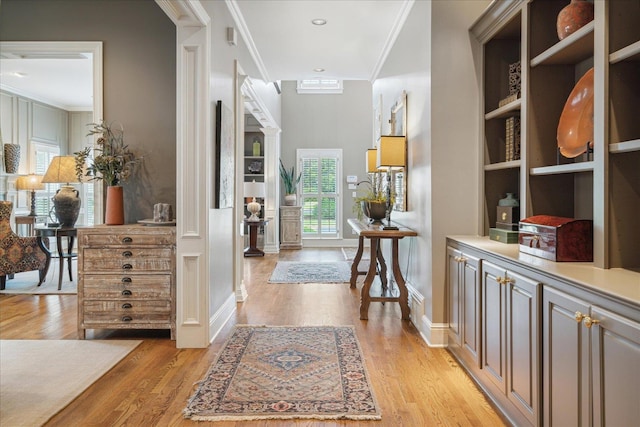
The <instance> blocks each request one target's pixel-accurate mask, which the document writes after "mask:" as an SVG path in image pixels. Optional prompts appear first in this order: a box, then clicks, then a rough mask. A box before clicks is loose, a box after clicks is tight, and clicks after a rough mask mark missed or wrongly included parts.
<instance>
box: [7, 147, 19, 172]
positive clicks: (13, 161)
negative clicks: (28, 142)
mask: <svg viewBox="0 0 640 427" xmlns="http://www.w3.org/2000/svg"><path fill="white" fill-rule="evenodd" d="M19 166H20V145H18V144H4V169H5V171H6V172H7V173H18V167H19Z"/></svg>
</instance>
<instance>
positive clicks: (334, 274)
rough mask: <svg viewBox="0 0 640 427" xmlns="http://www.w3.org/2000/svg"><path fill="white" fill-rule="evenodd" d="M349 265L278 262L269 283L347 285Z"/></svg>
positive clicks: (343, 263) (338, 263) (345, 263)
mask: <svg viewBox="0 0 640 427" xmlns="http://www.w3.org/2000/svg"><path fill="white" fill-rule="evenodd" d="M350 278H351V264H350V263H348V262H345V261H338V262H298V261H278V263H277V264H276V268H275V269H274V270H273V273H272V274H271V278H270V279H269V283H347V282H349V280H350Z"/></svg>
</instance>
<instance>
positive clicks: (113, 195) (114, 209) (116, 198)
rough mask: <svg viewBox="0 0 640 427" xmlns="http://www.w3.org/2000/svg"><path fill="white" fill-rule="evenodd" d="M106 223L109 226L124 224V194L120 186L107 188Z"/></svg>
mask: <svg viewBox="0 0 640 427" xmlns="http://www.w3.org/2000/svg"><path fill="white" fill-rule="evenodd" d="M104 223H105V224H107V225H122V224H124V194H123V192H122V187H121V186H119V185H110V186H108V187H107V204H106V208H105V216H104Z"/></svg>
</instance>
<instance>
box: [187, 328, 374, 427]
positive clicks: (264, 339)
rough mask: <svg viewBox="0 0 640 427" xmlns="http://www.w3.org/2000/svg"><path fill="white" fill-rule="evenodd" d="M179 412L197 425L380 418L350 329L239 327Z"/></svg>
mask: <svg viewBox="0 0 640 427" xmlns="http://www.w3.org/2000/svg"><path fill="white" fill-rule="evenodd" d="M183 414H184V417H185V418H190V419H192V420H196V421H221V420H232V421H234V420H235V421H238V420H260V419H321V420H326V419H349V420H379V419H381V416H380V411H379V409H378V405H377V404H376V400H375V397H374V395H373V391H372V389H371V385H370V383H369V377H368V374H367V371H366V367H365V365H364V360H363V357H362V353H361V351H360V345H359V343H358V340H357V338H356V335H355V330H354V328H353V327H352V326H340V327H330V326H319V327H309V326H307V327H289V326H280V327H277V326H276V327H272V326H246V325H244V326H236V328H235V330H234V331H233V334H232V336H231V337H230V338H229V339H228V340H227V342H226V343H225V345H224V347H223V348H222V350H221V351H220V353H219V354H218V358H217V360H216V361H215V362H214V363H213V365H212V366H211V367H210V368H209V372H208V373H207V374H206V376H205V378H204V379H203V380H202V381H201V382H200V385H199V387H198V389H197V391H196V392H195V394H194V395H193V396H192V397H191V399H190V400H189V402H188V404H187V407H186V408H185V409H184V412H183Z"/></svg>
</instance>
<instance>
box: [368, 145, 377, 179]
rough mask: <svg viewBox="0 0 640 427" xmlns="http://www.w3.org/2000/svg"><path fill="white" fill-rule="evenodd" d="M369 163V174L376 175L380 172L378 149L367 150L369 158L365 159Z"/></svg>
mask: <svg viewBox="0 0 640 427" xmlns="http://www.w3.org/2000/svg"><path fill="white" fill-rule="evenodd" d="M365 160H366V162H367V173H376V172H378V166H377V164H376V163H377V162H378V150H377V149H376V148H369V149H368V150H367V156H366V158H365Z"/></svg>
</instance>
